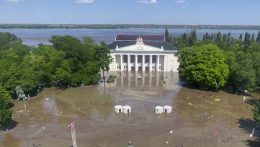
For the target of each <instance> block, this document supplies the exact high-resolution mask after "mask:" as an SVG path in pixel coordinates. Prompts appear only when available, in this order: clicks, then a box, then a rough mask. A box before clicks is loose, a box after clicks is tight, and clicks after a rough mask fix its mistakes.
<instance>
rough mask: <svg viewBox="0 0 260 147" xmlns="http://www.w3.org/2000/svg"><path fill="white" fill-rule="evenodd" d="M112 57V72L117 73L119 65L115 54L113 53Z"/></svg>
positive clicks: (110, 66)
mask: <svg viewBox="0 0 260 147" xmlns="http://www.w3.org/2000/svg"><path fill="white" fill-rule="evenodd" d="M110 55H111V57H112V59H113V61H112V63H111V64H110V65H109V68H110V71H117V63H116V56H115V53H111V54H110Z"/></svg>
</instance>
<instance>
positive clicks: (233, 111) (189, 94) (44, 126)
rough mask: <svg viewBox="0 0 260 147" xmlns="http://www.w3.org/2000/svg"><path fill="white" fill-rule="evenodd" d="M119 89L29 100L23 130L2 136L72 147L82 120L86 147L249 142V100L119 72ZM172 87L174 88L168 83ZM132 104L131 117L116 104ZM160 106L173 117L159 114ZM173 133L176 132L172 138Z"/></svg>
mask: <svg viewBox="0 0 260 147" xmlns="http://www.w3.org/2000/svg"><path fill="white" fill-rule="evenodd" d="M114 74H116V75H117V79H116V81H115V82H114V83H111V84H106V85H103V84H100V85H96V86H88V87H78V88H69V89H66V90H60V89H55V88H49V89H45V90H43V91H42V92H41V93H40V94H39V95H38V96H36V97H33V98H31V100H29V101H25V102H18V101H15V107H14V112H15V113H14V116H13V117H14V118H13V119H14V120H15V121H16V122H17V125H16V126H15V127H14V128H13V129H10V130H9V131H3V130H1V131H0V141H1V145H2V146H5V147H19V146H20V147H36V146H39V147H69V146H70V145H71V136H70V130H69V129H68V128H67V126H68V125H69V124H70V123H71V122H72V121H75V125H76V126H75V127H76V137H77V144H78V146H79V147H124V146H127V143H128V142H129V141H131V142H132V143H133V144H134V145H135V146H137V147H164V146H169V147H172V146H173V147H175V146H180V147H181V146H189V147H193V146H194V147H197V146H205V147H206V146H207V147H209V146H210V147H229V146H231V147H232V146H236V147H240V146H241V147H243V146H247V144H246V142H244V141H245V140H247V139H249V134H248V132H245V131H244V130H243V129H242V128H241V126H240V124H239V121H240V120H242V119H251V118H252V114H251V107H250V106H249V105H248V104H246V103H244V102H243V100H242V98H241V96H237V95H231V94H228V93H225V92H205V91H200V90H194V89H188V88H184V87H180V86H179V84H178V82H179V81H178V75H177V74H175V73H172V74H171V73H152V74H149V73H114ZM163 81H165V82H166V84H163V83H164V82H163ZM118 104H120V105H130V106H132V113H131V114H130V115H124V114H116V113H115V112H114V110H113V107H114V105H118ZM157 105H162V106H163V105H171V106H173V112H172V113H171V114H167V115H166V114H162V115H156V114H155V113H154V111H153V109H154V107H155V106H157ZM170 131H173V133H169V132H170Z"/></svg>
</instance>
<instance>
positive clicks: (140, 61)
mask: <svg viewBox="0 0 260 147" xmlns="http://www.w3.org/2000/svg"><path fill="white" fill-rule="evenodd" d="M137 58H138V63H143V56H142V55H138V57H137Z"/></svg>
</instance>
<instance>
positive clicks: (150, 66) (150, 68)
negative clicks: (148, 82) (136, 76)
mask: <svg viewBox="0 0 260 147" xmlns="http://www.w3.org/2000/svg"><path fill="white" fill-rule="evenodd" d="M152 57H153V56H152V55H150V60H149V61H150V63H149V71H150V72H151V71H152V60H153V58H152Z"/></svg>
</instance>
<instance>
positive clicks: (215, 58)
mask: <svg viewBox="0 0 260 147" xmlns="http://www.w3.org/2000/svg"><path fill="white" fill-rule="evenodd" d="M225 61H226V59H225V56H224V53H223V52H222V51H221V50H220V49H219V48H218V47H217V46H216V45H214V44H208V45H203V46H200V47H191V48H184V49H182V50H181V52H180V67H179V74H180V77H181V79H182V80H184V81H186V82H187V83H188V84H189V85H191V86H195V87H198V88H204V89H219V88H222V87H224V86H225V84H226V83H227V79H228V75H229V69H228V65H227V64H226V63H225Z"/></svg>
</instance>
